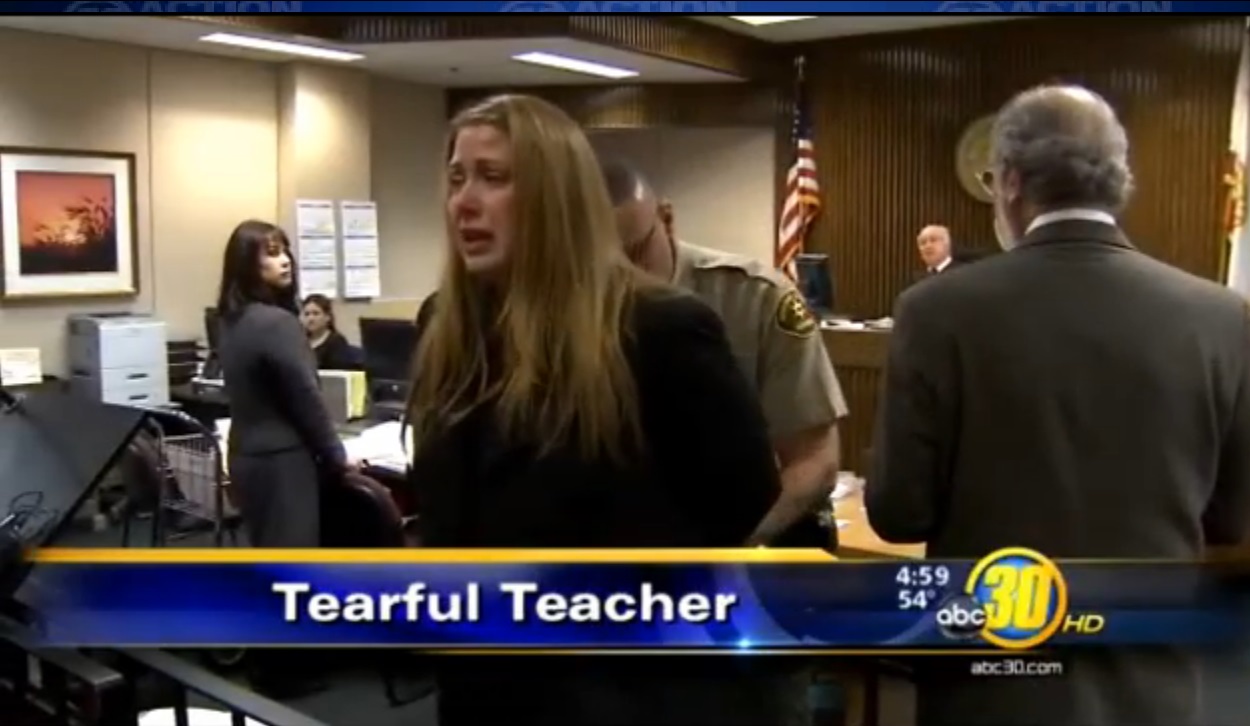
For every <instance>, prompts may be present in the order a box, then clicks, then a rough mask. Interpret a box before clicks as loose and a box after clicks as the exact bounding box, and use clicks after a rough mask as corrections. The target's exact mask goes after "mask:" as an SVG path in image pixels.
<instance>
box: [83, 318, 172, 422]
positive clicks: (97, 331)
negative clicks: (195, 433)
mask: <svg viewBox="0 0 1250 726" xmlns="http://www.w3.org/2000/svg"><path fill="white" fill-rule="evenodd" d="M165 344H166V334H165V323H163V322H161V321H160V320H156V319H155V318H151V317H148V316H136V315H107V314H106V315H71V316H70V318H69V365H70V373H71V375H72V376H73V386H74V390H75V391H77V392H78V393H80V394H81V395H84V396H88V397H90V398H92V399H95V400H98V401H103V402H105V403H115V404H120V405H133V406H163V405H166V404H168V403H169V352H168V350H167V349H166V347H165Z"/></svg>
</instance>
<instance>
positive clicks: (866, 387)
mask: <svg viewBox="0 0 1250 726" xmlns="http://www.w3.org/2000/svg"><path fill="white" fill-rule="evenodd" d="M822 335H823V337H824V342H825V350H826V351H827V352H828V353H829V360H830V361H831V362H832V363H833V367H834V369H835V370H837V372H838V381H839V382H840V383H841V384H842V394H843V395H844V396H845V397H846V404H847V407H848V408H849V409H850V415H849V416H848V417H847V418H846V419H845V420H844V421H843V422H842V425H841V426H840V427H839V434H840V436H841V438H842V452H843V456H844V457H845V461H843V462H842V468H843V469H849V470H850V471H857V472H861V473H862V472H864V471H867V464H868V462H867V461H865V460H864V452H865V451H867V450H868V449H870V448H872V427H873V421H874V420H875V419H876V417H877V397H878V395H879V394H880V391H881V372H882V370H883V369H884V368H885V360H886V353H887V351H888V349H889V346H890V333H889V331H878V330H825V331H822Z"/></svg>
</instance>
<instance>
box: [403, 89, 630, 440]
mask: <svg viewBox="0 0 1250 726" xmlns="http://www.w3.org/2000/svg"><path fill="white" fill-rule="evenodd" d="M476 126H490V127H493V128H496V129H498V130H499V131H500V132H502V133H503V134H505V135H506V136H507V137H508V138H509V140H510V141H511V144H512V153H513V160H512V173H513V176H512V183H513V214H514V217H513V224H514V225H515V227H514V229H515V232H514V235H513V238H512V245H511V248H510V250H509V255H510V256H509V259H508V262H507V263H506V264H507V265H508V270H507V273H506V280H505V283H504V285H505V286H504V287H502V288H501V290H500V293H501V296H500V299H499V300H498V304H497V305H493V306H492V305H488V304H487V303H486V300H485V293H484V292H483V290H482V286H481V284H480V283H479V282H478V281H476V280H474V279H473V278H472V277H471V276H470V275H469V273H468V272H467V271H466V269H465V264H464V260H463V259H462V258H461V257H460V255H459V254H457V253H456V251H455V250H454V249H453V250H452V251H451V252H450V254H449V255H448V263H447V265H446V268H445V269H444V272H443V276H442V281H441V283H440V285H439V289H438V296H437V302H436V304H435V305H434V314H433V316H432V318H431V319H430V321H429V322H428V323H427V325H426V327H425V331H424V334H423V335H422V340H421V343H420V345H419V347H418V349H417V352H416V355H415V357H414V364H413V381H412V389H411V397H410V400H409V407H408V420H409V422H410V423H411V425H412V430H413V439H414V443H415V445H416V447H417V450H420V448H421V447H422V446H423V445H424V444H425V443H426V442H429V441H431V440H432V439H433V437H434V436H435V435H437V434H438V432H440V431H441V430H444V429H445V428H447V427H448V426H451V425H454V424H455V423H456V422H458V421H459V420H461V419H463V418H464V417H465V416H466V415H468V414H469V413H470V412H471V411H472V410H474V409H475V408H477V407H478V406H480V405H482V404H483V403H486V402H488V401H493V402H494V403H495V406H496V408H495V414H496V417H497V418H496V423H497V425H499V426H500V427H501V429H502V433H503V435H504V436H505V437H506V440H508V441H510V442H525V443H528V444H533V445H536V446H537V447H538V448H539V451H540V452H541V453H548V452H551V451H552V450H554V449H556V448H557V447H562V446H565V445H573V446H576V447H577V448H578V450H579V451H580V453H581V455H582V456H583V457H585V458H588V459H593V458H597V457H600V456H607V457H609V458H613V459H618V460H619V459H626V458H629V457H631V456H633V455H635V454H637V453H639V452H638V450H637V448H636V447H637V445H638V444H640V443H641V434H640V424H639V413H638V406H637V403H636V396H635V393H636V390H635V382H634V377H633V374H632V371H631V369H630V366H629V363H628V361H627V359H626V354H625V348H624V343H625V337H626V336H627V335H628V334H629V331H628V330H627V328H626V326H627V321H628V319H629V308H630V305H631V303H632V301H633V299H634V294H635V291H636V290H637V289H639V288H640V287H641V286H649V285H650V284H651V283H649V282H647V279H646V278H645V277H644V276H643V274H642V273H640V272H639V271H637V270H636V269H635V268H634V267H633V266H632V265H631V264H630V263H629V262H628V260H626V259H625V257H624V254H623V251H622V248H621V243H620V240H619V238H618V233H617V228H616V224H615V217H614V214H613V209H612V205H611V201H610V199H609V197H608V193H607V188H606V185H605V183H604V180H603V176H602V172H601V171H600V167H599V163H598V160H597V158H596V156H595V153H594V151H593V149H592V148H591V146H590V142H589V141H588V140H587V138H586V135H585V134H584V133H583V132H582V130H581V129H580V128H579V127H578V125H577V124H576V123H575V122H574V121H573V120H572V119H571V118H569V117H568V116H567V115H566V114H565V113H564V112H563V111H561V110H560V109H558V108H556V107H555V106H553V105H552V104H550V103H548V102H546V101H543V100H541V99H538V98H534V97H531V96H523V95H505V96H496V97H494V98H490V99H488V100H486V101H484V102H482V103H480V104H478V105H476V106H473V107H472V108H469V109H468V110H465V111H463V112H461V113H460V114H458V115H457V116H456V117H455V118H454V119H453V120H452V122H451V131H450V134H449V136H448V140H447V154H446V158H447V159H450V158H451V156H452V150H453V148H454V146H455V142H456V137H457V135H458V134H459V133H460V132H461V131H462V130H464V129H466V128H471V127H476ZM446 193H449V192H446ZM446 193H445V197H444V198H446ZM451 225H452V222H451V220H450V219H448V230H447V234H448V240H449V245H450V240H451V239H453V234H454V232H453V229H452V226H451ZM488 336H489V337H491V338H492V339H493V340H494V341H495V343H496V344H497V345H498V349H497V355H495V356H491V355H488V351H487V338H488ZM493 366H497V369H493V368H492V367H493Z"/></svg>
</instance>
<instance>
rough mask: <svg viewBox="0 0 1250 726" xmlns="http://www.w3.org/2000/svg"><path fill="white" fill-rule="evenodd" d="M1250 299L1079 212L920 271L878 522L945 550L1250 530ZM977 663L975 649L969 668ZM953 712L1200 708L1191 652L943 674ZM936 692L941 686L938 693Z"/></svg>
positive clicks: (1109, 717) (891, 536) (963, 721)
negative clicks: (1154, 255)
mask: <svg viewBox="0 0 1250 726" xmlns="http://www.w3.org/2000/svg"><path fill="white" fill-rule="evenodd" d="M1248 355H1250V314H1248V311H1247V306H1246V303H1245V301H1244V300H1242V299H1241V298H1240V297H1238V296H1236V295H1234V294H1233V293H1231V292H1229V291H1228V290H1226V289H1224V288H1221V287H1219V286H1217V285H1215V284H1213V283H1211V282H1208V281H1205V280H1201V279H1198V278H1196V277H1193V276H1191V275H1189V274H1186V273H1184V272H1182V271H1180V270H1177V269H1175V268H1172V267H1169V266H1168V265H1165V264H1163V263H1161V262H1158V261H1155V260H1153V259H1151V258H1150V257H1147V256H1146V255H1144V254H1141V253H1139V252H1138V251H1136V250H1135V249H1134V248H1133V247H1132V245H1130V243H1129V242H1128V241H1127V240H1126V239H1125V238H1124V237H1123V236H1122V234H1121V233H1120V232H1119V230H1117V229H1116V228H1114V227H1112V226H1109V225H1105V224H1099V223H1095V222H1085V221H1067V222H1060V223H1056V224H1051V225H1047V226H1044V227H1041V228H1038V229H1037V230H1035V231H1034V232H1033V233H1031V234H1030V235H1028V236H1027V237H1026V238H1025V240H1024V241H1023V244H1022V245H1021V246H1020V247H1019V248H1018V249H1016V250H1013V251H1012V252H1010V253H1007V254H1003V255H998V256H996V257H993V258H990V259H987V260H984V261H981V262H978V263H977V264H975V265H969V266H966V267H963V268H960V269H957V270H955V271H953V272H951V273H949V274H944V275H940V276H938V277H936V278H935V279H933V280H932V281H930V282H929V283H927V284H924V285H916V286H914V287H912V288H910V289H909V290H907V291H906V292H905V293H903V295H902V296H900V298H899V300H898V304H897V310H896V312H895V316H894V331H893V336H892V339H891V342H890V350H889V357H888V364H887V368H886V376H885V387H884V399H883V400H882V401H881V403H880V407H879V410H878V413H879V418H878V422H877V430H876V434H875V438H874V442H873V450H874V462H873V468H872V473H871V476H870V477H869V481H868V485H867V489H866V504H867V508H868V518H869V521H870V522H871V524H872V526H873V528H874V529H875V530H876V531H877V532H878V533H879V534H880V535H881V536H882V537H884V538H885V539H887V540H890V541H894V542H927V543H928V556H929V557H931V558H942V557H946V558H979V557H982V556H985V555H987V554H989V553H991V552H992V551H993V550H995V549H997V548H1000V547H1007V546H1022V547H1028V548H1032V549H1035V550H1037V551H1039V552H1041V553H1043V554H1045V555H1047V556H1049V557H1055V558H1064V557H1067V558H1072V557H1103V558H1116V557H1120V558H1170V559H1182V560H1183V559H1188V558H1195V557H1199V556H1201V555H1202V554H1203V550H1204V547H1205V546H1206V545H1210V544H1228V543H1235V542H1238V541H1240V540H1241V539H1242V538H1243V537H1245V536H1246V533H1247V526H1248V519H1250V361H1248V360H1247V356H1248ZM962 667H963V668H964V672H965V673H966V666H962ZM930 675H931V676H932V677H931V678H930V679H929V680H928V684H929V685H930V686H932V687H930V688H922V689H921V692H922V701H921V708H922V709H925V710H926V712H927V715H928V716H930V717H932V718H933V720H932V721H931V722H932V723H952V724H954V723H958V724H960V726H969V725H972V724H982V723H985V724H989V723H994V724H1048V725H1049V724H1056V725H1057V724H1072V725H1076V724H1080V725H1081V726H1084V725H1086V724H1108V725H1113V724H1114V725H1118V724H1135V725H1136V724H1143V725H1144V724H1183V723H1189V724H1192V723H1196V722H1197V721H1196V719H1197V718H1198V717H1197V716H1195V715H1194V708H1195V697H1196V692H1197V687H1196V683H1195V676H1193V674H1192V664H1190V663H1188V662H1187V661H1186V660H1185V658H1183V657H1177V658H1174V659H1169V658H1168V657H1166V656H1163V655H1159V656H1157V659H1152V658H1150V657H1146V656H1140V657H1139V656H1136V655H1134V656H1127V657H1120V658H1108V659H1106V660H1099V659H1095V658H1089V659H1081V660H1078V661H1073V662H1072V663H1071V664H1070V667H1069V668H1068V669H1067V672H1066V673H1065V674H1064V677H1062V678H1046V679H1024V678H1018V679H997V680H995V679H981V680H980V681H968V680H963V679H962V678H961V677H960V676H958V675H956V674H954V673H948V674H946V676H948V677H949V678H950V679H951V680H949V681H947V680H946V679H945V677H939V676H937V675H933V674H930ZM926 699H927V700H926Z"/></svg>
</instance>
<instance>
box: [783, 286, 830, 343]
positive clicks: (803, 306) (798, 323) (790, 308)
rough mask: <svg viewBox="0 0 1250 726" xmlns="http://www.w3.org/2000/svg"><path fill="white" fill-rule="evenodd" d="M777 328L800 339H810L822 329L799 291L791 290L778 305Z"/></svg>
mask: <svg viewBox="0 0 1250 726" xmlns="http://www.w3.org/2000/svg"><path fill="white" fill-rule="evenodd" d="M777 327H778V328H780V329H781V332H783V333H786V334H787V335H793V336H795V337H798V338H810V337H812V335H814V334H815V333H816V330H817V329H818V328H819V327H820V325H819V324H817V322H816V317H815V316H814V315H812V312H811V311H810V310H808V309H807V303H805V302H803V296H802V295H800V294H799V291H798V290H791V291H789V292H787V293H786V294H785V295H782V296H781V301H780V302H779V303H777Z"/></svg>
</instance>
